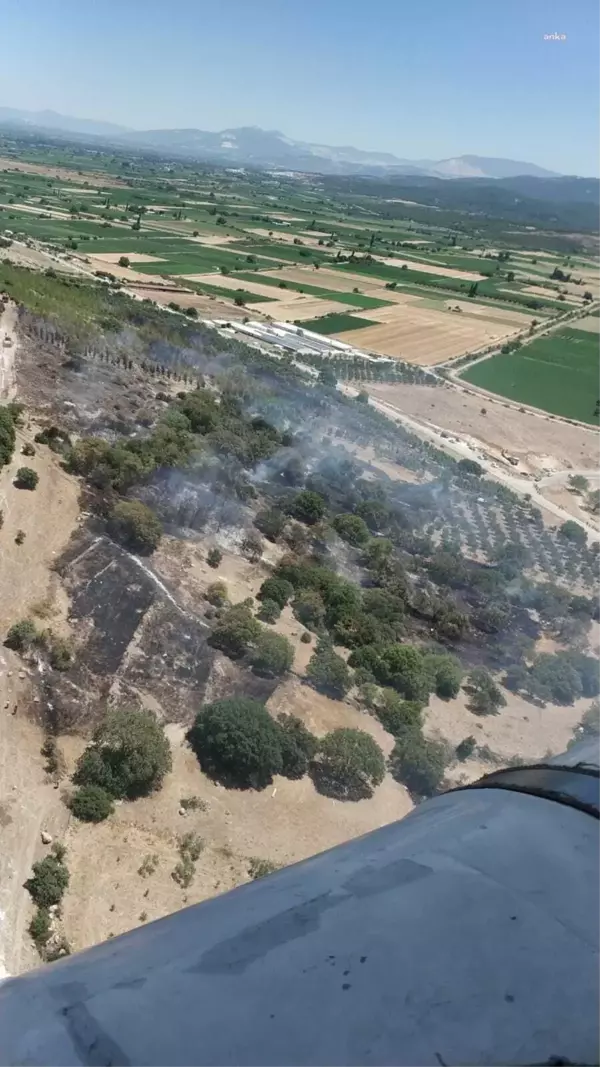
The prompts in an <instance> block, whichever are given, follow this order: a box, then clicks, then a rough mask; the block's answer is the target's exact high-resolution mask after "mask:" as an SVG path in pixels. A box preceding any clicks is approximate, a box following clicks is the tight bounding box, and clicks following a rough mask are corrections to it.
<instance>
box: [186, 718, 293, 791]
mask: <svg viewBox="0 0 600 1067" xmlns="http://www.w3.org/2000/svg"><path fill="white" fill-rule="evenodd" d="M188 740H189V743H190V745H191V746H192V748H193V750H194V752H195V753H196V756H197V757H198V760H199V762H200V766H201V767H202V770H203V771H205V772H206V773H207V774H210V775H211V776H212V777H214V778H216V779H217V780H218V781H220V782H222V783H223V784H224V785H228V786H236V787H238V788H242V789H243V788H246V789H247V788H253V789H264V787H265V786H267V785H269V783H270V782H271V781H272V779H273V775H274V774H280V773H281V770H282V768H283V757H282V751H281V748H282V735H281V728H280V727H279V726H278V725H277V723H276V722H274V720H273V719H272V718H271V716H270V715H269V712H268V711H267V709H266V708H265V707H264V705H263V704H259V703H258V701H256V700H251V699H249V698H247V697H236V698H232V699H230V700H217V701H216V702H215V703H214V704H206V705H205V706H204V707H203V708H202V710H201V711H200V712H199V714H198V715H197V716H196V720H195V722H194V725H193V726H192V728H191V730H190V731H189V733H188Z"/></svg>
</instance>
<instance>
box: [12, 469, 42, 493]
mask: <svg viewBox="0 0 600 1067" xmlns="http://www.w3.org/2000/svg"><path fill="white" fill-rule="evenodd" d="M39 480H40V477H39V474H36V472H35V471H34V470H32V469H31V467H19V469H18V471H17V474H16V477H15V485H16V487H17V489H35V488H36V487H37V484H38V482H39Z"/></svg>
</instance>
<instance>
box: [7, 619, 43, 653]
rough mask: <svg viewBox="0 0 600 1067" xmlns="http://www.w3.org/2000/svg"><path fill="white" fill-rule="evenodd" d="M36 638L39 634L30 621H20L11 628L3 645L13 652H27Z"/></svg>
mask: <svg viewBox="0 0 600 1067" xmlns="http://www.w3.org/2000/svg"><path fill="white" fill-rule="evenodd" d="M38 637H39V634H38V632H37V630H36V628H35V624H34V623H33V622H32V621H31V619H20V620H19V622H15V623H13V625H12V626H11V628H10V630H9V631H8V633H7V635H6V640H5V642H4V644H5V645H6V647H7V648H12V649H13V650H14V651H15V652H27V651H28V649H29V648H31V645H32V644H33V643H34V642H35V641H37V639H38Z"/></svg>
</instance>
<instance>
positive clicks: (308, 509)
mask: <svg viewBox="0 0 600 1067" xmlns="http://www.w3.org/2000/svg"><path fill="white" fill-rule="evenodd" d="M290 514H291V515H293V517H294V518H295V519H298V520H299V522H303V523H305V524H306V525H307V526H314V525H315V523H317V522H320V520H321V519H322V518H323V516H324V514H325V501H324V499H323V497H322V496H321V494H320V493H313V492H312V490H310V489H303V490H302V492H301V493H298V495H297V496H296V498H295V499H294V500H293V501H292V504H291V506H290Z"/></svg>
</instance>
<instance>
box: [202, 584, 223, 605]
mask: <svg viewBox="0 0 600 1067" xmlns="http://www.w3.org/2000/svg"><path fill="white" fill-rule="evenodd" d="M204 595H205V597H206V599H207V600H208V603H209V604H212V605H213V607H215V608H220V607H222V606H223V604H226V603H227V586H226V585H225V582H211V584H210V585H209V586H208V587H207V589H206V593H205V594H204Z"/></svg>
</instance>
